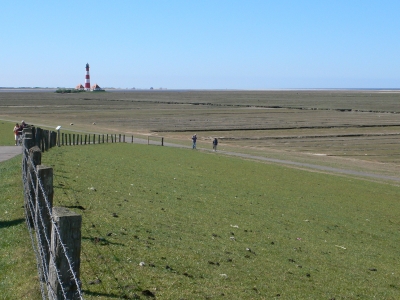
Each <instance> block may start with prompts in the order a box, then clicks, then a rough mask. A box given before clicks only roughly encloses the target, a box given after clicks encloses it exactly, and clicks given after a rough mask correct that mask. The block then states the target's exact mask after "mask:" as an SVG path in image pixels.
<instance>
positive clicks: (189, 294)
mask: <svg viewBox="0 0 400 300" xmlns="http://www.w3.org/2000/svg"><path fill="white" fill-rule="evenodd" d="M42 163H43V164H45V165H48V166H53V168H54V188H55V197H54V202H55V205H61V206H66V207H69V208H70V209H72V210H74V211H76V212H78V213H80V214H82V216H83V225H82V255H81V259H82V261H81V279H82V282H83V290H84V292H85V299H115V298H126V299H135V298H136V299H137V296H139V297H141V299H145V298H146V296H145V294H149V293H153V294H155V295H156V297H157V299H274V298H278V297H280V298H281V299H333V298H335V299H372V298H374V297H375V298H379V299H398V298H400V286H399V284H398V283H399V282H400V275H399V272H398V270H399V269H400V263H399V261H398V256H399V251H398V249H399V240H400V231H399V227H400V222H399V211H400V203H399V201H398V199H399V187H397V186H391V185H385V184H379V183H371V182H368V181H363V180H357V179H351V178H347V177H340V176H331V175H325V174H324V175H322V174H319V173H313V172H306V171H301V170H294V169H290V168H286V167H281V166H275V165H268V164H263V163H259V162H253V161H246V160H242V159H239V158H232V157H225V156H223V155H220V154H218V153H217V154H215V153H203V152H201V151H193V150H188V149H176V148H167V147H158V146H147V145H136V144H122V143H121V144H102V145H88V146H76V147H69V146H68V147H61V148H54V149H52V150H51V151H49V152H46V153H44V154H43V159H42ZM13 164H15V165H13ZM16 164H17V161H16V160H12V161H8V162H6V163H2V164H0V167H2V168H6V169H10V171H9V172H11V173H7V174H8V175H6V177H4V178H16V177H18V176H20V174H19V173H18V172H19V170H18V169H17V170H14V169H15V168H16ZM4 166H6V167H4ZM1 171H3V169H2V170H1ZM0 174H3V173H0ZM2 184H3V186H2V188H4V187H6V186H7V184H9V183H7V182H5V183H2ZM19 193H20V192H19ZM2 197H3V198H2V199H1V200H2V201H1V203H3V202H4V199H7V197H4V196H2ZM8 198H10V197H8ZM20 198H22V195H20V194H18V195H17V196H16V199H20ZM14 202H15V203H14ZM14 202H11V201H9V202H8V204H1V205H3V206H1V207H2V208H3V211H4V209H5V207H7V209H8V210H9V211H12V214H13V217H10V218H9V220H19V219H21V218H23V216H22V208H21V206H22V199H20V200H14ZM4 205H6V206H4ZM0 213H1V212H0ZM24 226H25V224H23V223H21V224H17V225H15V226H12V228H20V227H21V229H20V230H21V233H20V234H21V237H15V238H14V237H13V239H16V240H17V239H21V241H23V243H26V244H27V245H26V246H25V245H22V244H21V245H17V244H16V243H15V242H14V243H13V244H12V245H11V246H10V247H12V249H13V250H14V249H17V250H18V249H26V247H30V245H28V244H29V243H28V242H27V241H24V240H23V239H24V238H23V237H22V236H23V235H24V234H23V232H25V231H26V228H24ZM1 230H2V232H1V234H2V235H1V236H2V239H1V240H2V241H3V230H4V229H3V228H2V229H1ZM7 236H8V237H10V236H11V235H10V234H8V235H7ZM1 249H3V247H2V248H1ZM10 251H11V250H10V248H9V249H8V250H2V252H1V253H2V256H1V260H0V263H1V264H2V265H4V264H6V263H7V261H8V259H7V258H6V256H7V255H9V254H8V253H9V252H10ZM21 251H22V250H21ZM21 251H20V252H21ZM17 253H18V251H17ZM22 253H23V251H22V252H21V253H20V254H19V255H17V258H16V259H17V260H18V261H22V260H24V261H25V260H26V261H28V262H29V263H30V265H29V266H26V267H25V268H22V267H21V266H18V268H12V269H13V272H15V273H16V276H15V278H14V279H13V280H10V281H4V282H6V285H4V284H3V279H2V281H1V282H2V285H1V286H0V291H1V292H3V291H4V290H5V289H6V288H9V287H10V285H12V284H14V285H19V284H20V283H21V282H22V281H23V280H24V281H25V280H26V275H25V274H36V273H33V271H32V272H30V273H28V272H27V270H28V269H27V268H28V267H29V268H33V267H32V266H33V265H34V259H33V254H30V255H31V256H32V258H28V259H26V258H25V256H21V257H20V255H21V254H22ZM141 262H143V263H144V265H143V266H140V263H141ZM9 270H10V269H9ZM29 270H31V269H29ZM17 275H18V276H19V277H18V276H17ZM18 278H20V279H18ZM36 286H37V288H38V287H39V283H38V282H37V283H36ZM11 289H12V288H11ZM278 295H279V296H278ZM31 299H35V298H34V297H32V298H31Z"/></svg>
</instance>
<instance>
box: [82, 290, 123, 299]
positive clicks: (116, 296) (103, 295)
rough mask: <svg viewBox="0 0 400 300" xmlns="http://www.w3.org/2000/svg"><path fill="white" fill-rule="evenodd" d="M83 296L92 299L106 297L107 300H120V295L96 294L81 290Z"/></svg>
mask: <svg viewBox="0 0 400 300" xmlns="http://www.w3.org/2000/svg"><path fill="white" fill-rule="evenodd" d="M82 292H83V294H84V295H90V296H94V297H107V298H115V299H121V296H120V295H116V294H106V293H97V292H90V291H87V290H82Z"/></svg>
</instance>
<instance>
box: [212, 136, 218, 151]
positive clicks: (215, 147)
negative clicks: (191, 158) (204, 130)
mask: <svg viewBox="0 0 400 300" xmlns="http://www.w3.org/2000/svg"><path fill="white" fill-rule="evenodd" d="M212 143H213V150H214V151H215V152H216V151H217V145H218V140H217V138H214V139H213V142H212Z"/></svg>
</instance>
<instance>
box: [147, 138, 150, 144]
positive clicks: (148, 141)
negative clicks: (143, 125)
mask: <svg viewBox="0 0 400 300" xmlns="http://www.w3.org/2000/svg"><path fill="white" fill-rule="evenodd" d="M147 145H150V136H147Z"/></svg>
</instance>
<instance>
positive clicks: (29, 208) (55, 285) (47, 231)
mask: <svg viewBox="0 0 400 300" xmlns="http://www.w3.org/2000/svg"><path fill="white" fill-rule="evenodd" d="M31 134H32V133H31V132H29V130H27V131H26V132H24V135H23V141H24V143H23V155H22V182H23V188H24V206H25V217H26V223H27V227H28V231H29V236H30V240H31V244H32V248H33V251H34V253H35V256H36V264H37V269H38V277H39V285H40V291H41V295H42V298H43V299H57V300H58V299H68V300H69V299H83V293H82V290H81V282H80V279H79V268H80V259H79V256H80V239H81V237H80V224H81V216H79V215H76V214H74V213H71V212H70V211H68V212H67V213H65V211H64V210H67V209H64V210H63V209H62V208H57V207H53V186H52V185H53V169H52V168H49V167H46V166H42V165H41V150H40V148H39V147H38V146H33V147H30V146H31V145H32V144H33V142H32V139H33V137H32V135H31ZM48 136H49V137H51V134H49V135H48ZM35 144H36V143H35ZM49 145H50V143H49ZM54 145H55V143H54ZM66 223H69V224H67V225H65V224H66ZM71 224H72V226H71ZM64 227H66V228H68V230H64V229H63V228H64ZM71 228H75V229H73V230H77V232H75V233H72V235H71V232H70V231H71ZM71 236H72V238H71Z"/></svg>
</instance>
